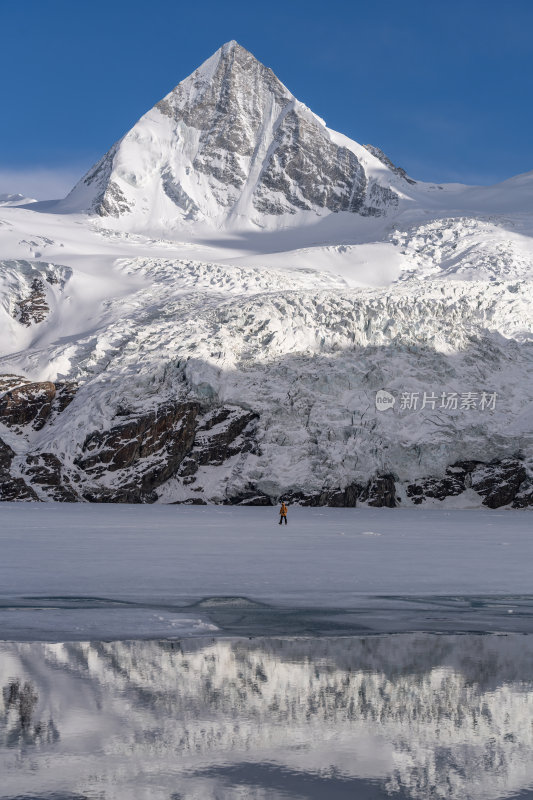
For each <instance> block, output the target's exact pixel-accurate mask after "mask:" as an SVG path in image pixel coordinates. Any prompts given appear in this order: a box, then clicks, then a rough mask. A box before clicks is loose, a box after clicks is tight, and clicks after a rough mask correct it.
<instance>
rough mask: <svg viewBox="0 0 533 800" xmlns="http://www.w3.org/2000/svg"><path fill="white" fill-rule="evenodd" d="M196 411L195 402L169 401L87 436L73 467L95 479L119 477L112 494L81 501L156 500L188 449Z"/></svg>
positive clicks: (96, 492)
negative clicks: (113, 474) (108, 474)
mask: <svg viewBox="0 0 533 800" xmlns="http://www.w3.org/2000/svg"><path fill="white" fill-rule="evenodd" d="M199 408H200V407H199V404H198V403H190V402H186V403H171V402H169V403H165V404H163V405H162V406H160V407H159V408H157V409H156V410H155V411H149V412H147V413H145V414H134V415H132V416H129V417H128V418H126V419H125V420H124V421H123V422H121V423H119V424H118V425H115V426H114V427H113V428H111V429H110V430H107V431H102V432H100V431H95V432H94V433H91V434H90V435H89V436H87V438H86V439H85V442H84V443H83V446H82V455H81V456H79V458H77V459H76V462H75V463H76V466H77V467H79V468H80V469H81V470H83V471H84V472H86V473H88V474H89V475H90V476H93V477H94V478H98V477H101V476H102V475H103V474H104V473H105V472H116V473H118V474H117V476H116V478H115V481H114V483H115V488H114V490H109V489H107V488H106V489H104V488H100V489H98V488H95V489H91V490H89V491H87V492H85V493H84V497H85V498H86V499H88V500H91V501H95V500H101V501H103V502H153V501H154V500H155V499H157V495H156V494H155V493H154V489H155V488H156V487H157V486H160V485H161V484H162V483H164V481H166V480H168V478H170V477H171V476H172V475H174V473H175V472H176V470H177V468H178V467H179V465H180V464H181V462H182V460H183V458H184V457H185V456H186V455H187V453H189V452H190V450H191V449H192V446H193V443H194V437H195V434H196V418H197V416H198V412H199Z"/></svg>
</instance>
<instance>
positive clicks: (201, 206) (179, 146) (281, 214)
mask: <svg viewBox="0 0 533 800" xmlns="http://www.w3.org/2000/svg"><path fill="white" fill-rule="evenodd" d="M372 158H373V157H372V156H371V155H369V154H368V152H367V151H366V150H364V148H362V147H361V146H360V145H357V144H356V143H355V142H350V140H348V139H346V137H340V136H339V135H338V134H335V133H334V132H333V131H330V130H329V129H328V128H327V127H326V126H325V124H324V123H323V122H322V120H320V119H319V118H318V117H317V116H316V115H315V114H313V113H312V112H311V111H310V110H309V109H308V108H307V107H306V106H305V105H303V104H302V103H300V102H299V101H298V100H297V99H296V98H295V97H294V96H293V95H292V94H291V93H290V92H289V90H288V89H287V88H286V87H285V86H284V85H283V84H282V83H281V81H279V80H278V78H277V77H276V76H275V75H274V73H273V72H272V70H271V69H269V68H268V67H265V66H264V65H263V64H261V62H259V61H258V60H257V59H256V58H255V57H254V56H253V55H252V54H251V53H250V52H249V51H248V50H246V49H245V48H244V47H241V46H240V45H239V44H238V43H237V42H235V41H231V42H228V43H227V44H225V45H223V46H222V47H221V48H220V49H219V50H217V51H216V53H214V54H213V55H212V56H211V57H210V58H209V59H208V60H207V61H205V62H204V63H203V64H202V66H201V67H199V68H198V69H197V70H195V72H193V73H192V75H190V76H189V77H188V78H186V79H185V80H184V81H182V82H181V83H180V84H178V86H176V88H175V89H173V90H172V91H171V92H170V93H169V94H168V95H167V96H166V97H164V98H163V99H162V100H161V101H160V102H159V103H157V104H156V105H155V106H154V108H152V109H151V110H150V111H149V112H148V113H147V114H145V115H144V116H143V117H142V118H141V119H140V120H139V121H138V122H137V123H136V124H135V125H134V127H133V128H132V129H131V130H130V131H129V132H128V133H127V134H126V135H125V136H124V137H123V138H122V139H121V140H120V141H119V142H117V143H116V144H115V145H114V146H113V147H112V148H111V150H109V152H108V153H106V155H105V156H104V157H103V158H102V159H101V160H100V161H99V162H98V164H96V165H95V166H94V167H93V168H92V169H91V170H89V172H88V173H87V175H85V176H84V178H82V180H81V181H80V182H79V183H78V184H77V185H76V186H75V187H74V189H73V190H72V191H71V193H70V194H69V195H68V197H67V198H66V199H65V200H64V201H61V203H60V206H61V210H70V211H86V212H89V213H94V214H99V215H100V216H109V217H124V218H125V219H126V220H127V221H128V227H130V228H131V229H132V230H135V229H146V228H152V229H153V228H158V229H169V228H175V227H176V226H179V225H181V224H190V223H204V224H205V223H207V224H208V225H210V226H214V227H224V226H237V227H239V226H243V225H247V224H249V223H255V224H256V225H260V226H261V227H270V226H272V225H279V224H283V225H287V224H289V225H290V224H291V223H293V224H294V223H295V222H296V221H297V220H300V218H301V215H302V214H303V215H304V216H306V217H307V216H308V215H313V216H316V215H324V214H327V213H337V212H351V213H359V214H362V215H371V214H374V215H375V214H382V213H385V212H386V210H387V209H388V208H390V207H391V206H392V207H394V206H395V205H397V203H398V194H397V192H396V191H394V185H395V184H397V183H398V177H397V176H396V175H394V173H393V172H392V171H391V172H390V181H389V175H388V174H385V181H383V179H382V178H381V179H380V180H379V181H378V180H376V179H375V178H369V176H368V175H367V173H366V172H365V163H366V161H367V160H368V159H372ZM381 172H382V173H383V172H385V173H387V172H388V171H387V169H385V168H383V167H382V169H381Z"/></svg>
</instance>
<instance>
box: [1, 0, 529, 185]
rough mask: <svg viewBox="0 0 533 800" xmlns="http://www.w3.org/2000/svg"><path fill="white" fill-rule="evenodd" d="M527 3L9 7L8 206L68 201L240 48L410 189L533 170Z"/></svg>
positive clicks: (160, 2)
mask: <svg viewBox="0 0 533 800" xmlns="http://www.w3.org/2000/svg"><path fill="white" fill-rule="evenodd" d="M531 31H533V0H499V2H494V1H493V0H423V1H422V0H396V2H392V1H391V0H379V2H376V3H372V2H368V0H367V1H366V2H360V0H352V1H351V2H347V1H346V0H328V2H325V0H320V2H316V1H315V0H305V2H304V1H303V0H269V2H264V3H259V2H254V1H253V0H248V1H247V2H241V0H226V1H225V2H224V0H218V1H217V2H214V1H213V0H202V1H201V2H196V3H194V2H191V0H189V2H182V1H181V0H149V2H148V0H16V1H15V0H0V48H1V53H2V66H3V68H2V78H1V80H0V109H1V112H0V120H1V122H0V192H4V191H13V192H15V191H22V192H25V193H26V194H32V195H33V196H36V197H39V198H44V197H51V196H60V195H62V194H64V193H65V192H66V191H67V190H68V189H69V188H70V186H71V185H72V183H73V182H75V181H76V180H77V179H78V178H79V177H81V175H82V174H83V173H84V172H85V170H86V169H88V168H89V167H90V166H91V164H92V163H93V162H94V161H96V160H97V159H98V158H100V157H101V155H103V153H104V152H106V150H108V149H109V147H110V146H111V145H112V144H113V142H115V141H116V140H117V139H118V138H120V137H121V136H122V135H123V134H124V133H125V132H126V131H127V130H128V129H129V128H130V127H131V126H132V125H133V124H134V123H135V121H136V120H137V119H138V118H139V117H140V116H141V115H142V114H143V113H144V112H145V111H147V110H148V109H149V108H150V107H151V106H152V105H154V103H156V102H157V101H158V100H159V99H160V98H161V97H162V96H164V95H165V94H166V93H167V92H168V91H170V89H172V88H173V87H174V86H175V85H176V84H177V83H179V81H180V80H182V79H183V78H185V77H186V76H187V75H189V74H190V73H191V72H192V71H193V70H194V69H195V68H196V67H197V66H199V65H200V63H201V62H202V61H204V60H205V59H206V58H207V57H208V56H209V55H211V53H213V52H214V51H215V50H216V49H217V48H218V47H219V46H220V45H221V44H222V43H223V42H225V41H228V40H230V39H236V40H237V41H238V42H239V43H240V44H242V45H243V46H244V47H247V48H248V49H249V50H251V51H252V52H253V53H254V55H255V56H256V57H257V58H259V59H260V60H261V61H262V62H263V63H265V64H267V65H268V66H270V67H271V68H272V69H273V70H274V72H275V73H276V74H277V75H278V77H279V78H280V79H281V80H282V81H283V83H285V84H286V85H287V86H288V88H289V89H290V90H291V91H292V92H293V93H294V94H295V95H296V96H297V97H298V98H299V99H300V100H302V101H303V102H305V103H306V104H307V105H308V106H310V107H311V108H312V109H313V111H315V112H316V113H317V114H319V115H320V116H321V117H323V118H324V119H325V120H326V122H327V124H328V125H329V126H330V127H332V128H335V129H337V130H339V131H341V132H342V133H345V134H347V135H348V136H350V137H352V138H353V139H356V140H357V141H359V142H361V143H368V142H369V143H371V144H375V145H378V146H379V147H381V148H382V149H383V150H384V151H385V152H386V153H387V154H388V155H389V156H390V158H392V160H393V161H395V162H396V163H397V164H399V165H401V166H403V167H404V168H405V169H407V171H408V172H409V173H410V174H412V175H413V176H414V177H416V178H419V179H422V180H434V181H462V182H466V183H493V182H495V181H498V180H504V179H505V178H507V177H510V176H511V175H514V174H517V173H520V172H525V171H528V170H531V169H533V149H532V146H531V141H532V136H531V131H532V129H533V102H532V100H533V91H532V90H533V39H532V34H531Z"/></svg>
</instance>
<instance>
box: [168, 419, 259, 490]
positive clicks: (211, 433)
mask: <svg viewBox="0 0 533 800" xmlns="http://www.w3.org/2000/svg"><path fill="white" fill-rule="evenodd" d="M257 419H258V415H257V414H255V413H253V412H247V411H243V410H242V409H241V408H217V409H215V410H214V411H211V412H208V413H207V415H205V416H204V417H202V419H201V421H200V424H199V426H198V429H197V432H196V436H195V439H194V447H193V448H192V450H191V452H190V453H189V456H188V458H187V459H185V460H184V462H183V464H182V466H181V468H180V470H179V472H178V475H179V476H180V477H184V478H188V479H189V480H188V481H187V482H188V483H193V482H194V478H193V477H192V476H194V475H195V473H196V472H197V471H198V468H199V467H200V466H204V465H207V464H209V465H211V466H221V465H222V464H223V463H224V462H225V461H227V460H228V459H229V458H231V457H232V456H236V455H238V454H239V453H249V452H253V451H254V450H255V448H256V445H255V440H254V438H253V434H254V431H255V429H254V425H253V423H254V422H255V421H256V420H257ZM191 478H192V480H191Z"/></svg>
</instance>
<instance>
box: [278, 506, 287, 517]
mask: <svg viewBox="0 0 533 800" xmlns="http://www.w3.org/2000/svg"><path fill="white" fill-rule="evenodd" d="M279 513H280V516H282V517H286V516H287V506H286V505H285V503H282V504H281V508H280V510H279Z"/></svg>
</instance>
